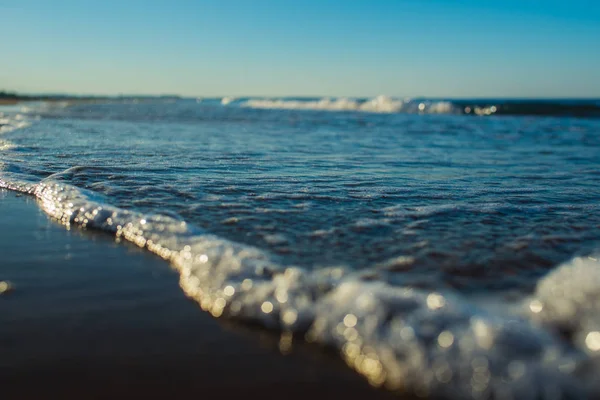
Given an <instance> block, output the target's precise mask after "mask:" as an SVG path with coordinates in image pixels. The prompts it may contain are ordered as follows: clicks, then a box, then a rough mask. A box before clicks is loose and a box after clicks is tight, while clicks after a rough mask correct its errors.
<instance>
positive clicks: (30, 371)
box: [0, 190, 395, 399]
mask: <svg viewBox="0 0 600 400" xmlns="http://www.w3.org/2000/svg"><path fill="white" fill-rule="evenodd" d="M0 224H1V225H0V226H1V227H2V231H1V232H0V281H10V282H11V283H12V284H13V285H14V290H13V291H12V292H10V293H5V294H3V295H0V393H1V396H0V397H1V398H2V399H47V398H61V399H75V398H77V399H82V398H84V399H92V398H93V399H100V398H102V399H105V398H110V399H121V398H129V399H131V398H187V397H189V398H192V397H193V398H196V397H198V398H202V397H203V396H209V397H208V398H244V397H251V398H257V399H261V398H262V399H274V398H279V399H301V398H302V399H304V398H310V397H316V398H327V397H332V398H345V399H363V398H369V399H378V398H395V396H392V395H391V394H389V393H387V392H382V391H377V390H375V389H373V388H371V387H370V386H369V385H368V384H367V383H366V382H365V381H364V380H363V379H362V378H360V377H359V376H358V375H356V374H355V373H354V372H352V371H351V370H350V369H349V368H348V367H346V366H345V365H343V363H342V362H341V361H339V359H338V358H337V357H336V356H328V355H326V354H324V353H323V352H322V351H321V350H320V349H318V350H317V349H314V348H312V347H310V346H308V345H300V346H299V347H295V348H294V350H293V351H292V353H291V354H288V355H283V354H281V352H280V351H279V350H278V346H277V343H278V336H277V335H275V334H274V333H268V332H264V331H258V330H253V329H248V328H246V327H242V326H239V325H230V324H227V323H224V322H222V321H218V320H215V319H213V318H212V317H210V316H209V315H208V314H206V313H204V312H202V311H201V310H200V308H199V307H198V306H197V305H196V304H195V303H193V302H192V301H191V300H189V299H187V298H186V297H185V296H184V295H183V293H182V291H181V289H180V288H179V286H178V277H177V274H176V273H175V272H174V271H173V270H171V269H170V268H169V266H168V265H167V264H165V263H164V261H162V260H160V259H158V258H157V257H154V256H153V255H151V254H148V253H146V252H143V251H142V250H140V249H139V248H137V247H135V246H133V245H130V244H123V243H122V244H118V243H115V241H114V239H113V238H112V237H110V236H108V235H104V234H102V233H95V232H88V231H84V230H81V229H78V228H73V229H71V230H66V229H65V228H64V227H63V226H61V225H59V224H57V223H56V222H54V221H52V220H51V219H50V218H48V217H47V216H46V214H44V213H43V212H42V211H41V210H40V209H39V207H38V206H37V204H36V200H35V199H33V198H30V197H28V196H19V195H16V194H15V193H12V192H8V191H5V190H0ZM205 398H206V397H205Z"/></svg>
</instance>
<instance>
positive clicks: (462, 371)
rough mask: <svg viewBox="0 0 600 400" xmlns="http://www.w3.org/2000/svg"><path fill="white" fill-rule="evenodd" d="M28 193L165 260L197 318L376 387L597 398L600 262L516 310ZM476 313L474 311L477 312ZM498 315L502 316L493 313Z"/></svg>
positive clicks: (70, 195) (76, 195) (584, 262)
mask: <svg viewBox="0 0 600 400" xmlns="http://www.w3.org/2000/svg"><path fill="white" fill-rule="evenodd" d="M0 187H3V188H8V189H12V190H17V191H20V192H24V193H28V194H31V195H33V196H35V197H36V198H37V199H39V202H40V205H41V207H42V209H43V210H44V211H45V212H46V213H48V214H49V215H50V216H51V217H53V218H55V219H56V220H58V221H60V223H62V224H64V225H66V226H70V225H76V226H81V227H85V228H88V229H97V230H101V231H104V232H107V233H109V234H111V235H113V236H115V237H116V238H121V239H125V240H128V241H130V242H132V243H135V244H136V245H138V246H140V247H142V248H145V249H147V250H148V251H150V252H152V253H154V254H156V255H158V256H160V257H162V258H163V259H165V260H166V261H168V262H169V263H170V264H171V265H172V266H173V267H174V268H175V269H176V270H177V271H179V274H180V286H181V287H182V289H183V290H184V292H185V293H186V295H187V296H189V297H190V298H192V299H194V300H195V301H197V302H198V304H199V305H200V306H201V307H202V309H203V310H205V311H207V312H210V313H211V314H212V315H213V316H215V317H227V318H234V319H237V320H240V321H246V322H251V323H254V324H259V325H262V326H263V327H265V328H269V329H273V330H277V331H279V332H281V333H282V343H283V342H285V344H286V345H291V343H292V342H293V340H307V341H309V342H314V343H318V344H320V345H323V346H326V347H329V348H333V349H335V350H337V351H338V352H339V353H340V354H341V356H342V358H343V359H344V360H345V361H346V363H347V364H348V365H349V366H351V367H352V368H354V369H355V370H356V371H358V372H359V373H360V374H362V375H363V376H365V377H366V378H367V379H368V381H369V382H370V383H371V384H372V385H374V386H385V387H386V388H388V389H390V390H394V391H401V392H407V393H413V394H417V395H419V396H426V395H430V396H434V397H442V398H473V399H478V398H519V399H534V398H535V399H537V398H547V397H548V398H582V397H585V396H586V395H590V394H592V393H594V394H600V391H599V390H598V389H599V388H598V386H597V385H598V384H597V383H596V379H595V374H596V373H597V372H598V357H597V354H599V353H598V352H600V313H599V312H598V311H599V309H600V263H598V261H597V258H593V257H590V258H576V259H574V260H572V261H571V262H570V263H567V264H565V265H562V266H559V267H558V268H556V270H554V272H552V273H550V274H549V275H548V276H547V277H546V278H544V279H543V280H542V281H541V282H540V283H539V285H538V287H537V290H536V292H535V293H534V294H533V295H532V296H531V297H530V298H528V299H526V300H524V301H523V302H522V303H519V304H518V305H517V306H516V308H515V310H516V311H509V310H508V308H506V307H505V308H504V309H502V308H498V309H493V308H484V307H483V306H482V305H481V304H479V303H478V304H473V303H471V302H469V301H467V300H466V299H465V298H463V297H460V296H458V295H456V294H454V293H451V292H432V291H426V290H420V289H415V288H411V287H398V286H391V285H389V284H387V283H384V282H381V281H378V280H376V279H375V280H374V279H373V276H376V271H375V270H374V271H373V274H365V273H364V271H362V272H361V273H355V272H352V271H350V270H348V269H345V268H343V267H335V268H327V269H321V270H315V271H308V270H305V269H303V268H301V267H297V266H291V265H285V264H283V263H281V262H279V261H278V260H277V259H275V258H274V257H272V256H271V255H270V254H269V253H267V252H265V251H262V250H260V249H258V248H255V247H251V246H247V245H242V244H239V243H235V242H232V241H229V240H227V239H224V238H221V237H218V236H216V235H213V234H211V233H209V232H206V231H204V230H202V229H200V228H198V227H196V226H192V225H190V224H187V223H186V222H185V221H183V220H181V219H177V218H174V217H172V216H169V215H162V214H142V213H139V212H135V211H130V210H124V209H120V208H117V207H114V206H111V205H110V204H109V203H108V202H106V201H105V199H104V198H101V197H99V196H98V195H97V194H95V193H93V192H90V191H86V190H83V189H79V188H77V187H75V186H72V185H69V184H65V183H62V182H60V181H57V180H54V178H53V177H49V178H47V179H45V180H43V181H41V182H39V183H35V184H34V183H26V182H20V181H7V180H3V179H2V178H0ZM482 304H483V303H482ZM501 310H503V311H501Z"/></svg>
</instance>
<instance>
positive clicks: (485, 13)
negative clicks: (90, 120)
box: [0, 0, 600, 98]
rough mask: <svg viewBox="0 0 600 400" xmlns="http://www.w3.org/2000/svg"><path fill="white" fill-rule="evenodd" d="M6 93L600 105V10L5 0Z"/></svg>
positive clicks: (527, 3) (429, 3) (535, 3)
mask: <svg viewBox="0 0 600 400" xmlns="http://www.w3.org/2000/svg"><path fill="white" fill-rule="evenodd" d="M0 37H1V38H2V40H1V41H0V55H1V61H0V90H2V89H5V90H12V91H18V92H24V93H72V94H99V95H104V94H108V95H110V94H177V95H183V96H204V97H212V96H325V95H326V96H360V97H363V96H367V97H368V96H375V95H379V94H385V95H390V96H400V97H402V96H412V97H414V96H427V97H446V98H448V97H450V98H459V97H488V98H489V97H555V98H556V97H561V98H567V97H596V98H598V97H600V1H598V0H588V1H586V0H569V1H564V0H560V1H554V0H546V1H542V0H504V1H503V0H498V1H492V0H489V1H488V0H486V1H481V0H479V1H467V0H447V1H442V0H412V1H404V0H380V1H376V0H370V1H363V0H302V1H299V0H296V1H292V0H189V1H187V0H169V1H154V0H145V1H141V0H104V1H98V0H94V1H88V0H76V1H60V0H54V1H49V0H19V1H14V0H0Z"/></svg>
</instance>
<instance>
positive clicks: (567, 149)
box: [0, 99, 600, 398]
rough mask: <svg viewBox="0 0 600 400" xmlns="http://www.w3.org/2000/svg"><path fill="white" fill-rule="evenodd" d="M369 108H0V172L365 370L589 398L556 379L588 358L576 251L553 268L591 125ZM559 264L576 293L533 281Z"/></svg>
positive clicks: (247, 315) (598, 149) (233, 312)
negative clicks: (551, 382) (547, 383)
mask: <svg viewBox="0 0 600 400" xmlns="http://www.w3.org/2000/svg"><path fill="white" fill-rule="evenodd" d="M377 102H378V103H377ZM377 102H375V103H373V104H376V105H377V107H379V108H373V107H374V106H373V105H372V104H371V105H368V107H366V106H361V105H360V104H363V103H360V104H359V105H358V106H357V105H352V104H351V105H347V104H349V103H347V102H346V103H339V102H337V103H336V102H335V101H334V102H324V101H320V102H319V101H312V103H311V102H307V101H304V102H302V101H300V102H298V101H297V100H293V101H291V102H287V103H286V102H284V103H283V104H282V103H281V101H279V102H271V103H269V102H265V100H260V102H257V101H254V102H253V100H250V101H246V100H244V101H237V102H236V101H234V102H230V103H228V104H226V105H224V104H221V102H219V101H203V102H198V101H195V100H178V101H171V100H170V101H147V102H130V103H112V104H79V105H73V106H70V107H60V106H55V107H48V106H45V105H37V106H36V107H32V108H31V109H29V110H5V111H4V114H5V115H4V120H5V122H4V125H3V134H2V136H1V137H0V149H2V150H1V153H0V154H1V158H0V161H1V163H2V170H1V172H0V179H1V180H2V183H3V186H7V187H11V188H15V189H19V190H23V191H27V192H30V193H33V194H35V195H36V196H37V197H38V198H39V199H40V200H41V205H42V207H43V208H44V209H45V210H46V211H47V212H48V213H49V214H51V215H53V216H54V217H56V218H59V219H61V220H62V221H63V222H64V223H68V224H80V225H84V226H87V227H89V228H98V229H102V230H106V231H109V232H112V233H114V234H115V235H116V236H117V237H121V238H125V239H128V240H131V241H133V242H135V243H137V244H138V245H140V246H142V247H146V248H148V250H150V251H152V252H155V253H157V254H159V255H160V256H162V257H163V258H165V259H167V260H169V261H170V262H171V263H172V264H173V265H174V266H175V267H176V268H177V269H179V270H180V271H181V274H182V279H181V285H182V287H183V289H184V290H185V291H186V293H187V294H188V295H189V296H190V297H193V298H195V299H196V300H198V302H199V303H200V304H201V305H202V307H203V308H204V309H206V310H208V311H210V312H212V313H213V315H215V316H221V315H225V316H229V317H232V318H240V319H243V320H252V321H254V322H259V323H260V324H263V325H265V326H267V327H270V328H277V329H282V330H284V331H285V330H289V331H292V332H295V333H296V334H304V333H305V332H308V339H309V340H314V341H317V342H319V343H323V344H326V345H330V346H334V347H336V348H338V349H340V350H341V351H342V354H343V355H344V357H346V358H347V361H348V363H349V364H350V365H352V366H354V367H355V368H356V369H357V370H358V371H359V372H361V373H362V374H363V375H365V376H367V377H368V378H369V380H370V381H371V382H372V383H373V384H376V385H378V384H383V383H385V384H386V385H388V386H389V387H390V388H392V389H402V388H403V389H405V390H408V391H412V392H415V393H417V394H438V395H442V396H447V397H453V396H454V395H458V394H461V395H468V396H471V397H475V398H477V397H487V396H491V395H494V396H497V397H498V398H501V397H502V396H503V393H504V394H507V393H508V394H510V395H511V396H517V397H518V398H529V397H535V395H537V394H539V393H541V392H543V390H545V389H544V383H543V382H544V380H545V379H547V378H548V377H553V378H556V380H555V381H556V382H557V383H556V387H553V388H552V390H550V389H548V390H550V391H551V392H553V393H563V394H565V393H586V392H589V391H593V388H591V387H592V386H593V383H592V382H590V381H589V380H588V379H587V378H586V377H585V374H583V375H581V374H579V375H577V374H574V371H576V370H577V371H579V370H581V369H583V370H584V371H586V372H585V373H589V371H590V369H589V368H590V367H589V361H590V359H591V360H595V357H594V354H595V351H596V350H594V348H595V347H594V343H595V342H594V338H595V336H594V335H593V334H592V333H593V332H596V331H595V329H596V327H598V328H600V323H598V324H596V319H597V317H595V316H594V310H597V308H596V307H599V306H600V302H597V299H600V285H598V286H595V285H594V284H590V283H589V282H597V281H598V280H597V278H596V276H597V275H598V272H597V268H596V267H597V265H596V264H597V262H596V261H595V260H596V259H595V258H593V257H592V258H582V259H575V261H573V262H571V261H569V260H571V259H572V258H573V257H574V256H585V257H587V256H588V255H592V256H593V254H594V252H595V251H596V249H597V248H598V247H597V245H598V243H599V241H600V215H599V213H598V210H599V208H600V203H599V202H598V198H599V197H600V172H599V171H600V119H594V118H576V117H574V116H565V115H556V116H534V115H529V116H520V115H519V116H510V115H490V116H486V117H478V116H472V115H466V114H465V111H464V110H466V108H464V107H465V106H464V104H463V105H460V108H459V106H458V105H456V104H447V103H435V102H427V103H418V102H417V103H414V104H413V103H407V104H408V105H404V103H398V104H403V105H402V106H400V107H395V106H394V104H395V103H385V104H384V105H385V107H384V106H380V103H381V102H382V100H381V99H379V100H377ZM225 103H227V102H225ZM297 103H298V104H300V105H298V104H297ZM332 104H333V105H332ZM340 104H342V105H340ZM390 104H391V105H390ZM411 104H412V105H415V106H416V110H415V109H414V108H415V107H412V106H411ZM421 104H424V106H423V107H420V105H421ZM440 104H442V105H440ZM394 107H395V108H394ZM466 107H471V106H466ZM472 107H473V109H474V108H475V106H472ZM492 107H494V108H493V110H503V109H506V106H503V105H502V104H498V105H497V106H496V105H494V106H492ZM421 108H422V109H421ZM457 110H459V111H460V112H457ZM481 110H484V111H481V112H480V113H481V114H493V113H492V112H491V111H489V110H492V109H491V108H489V107H488V108H487V109H483V108H482V109H481ZM485 110H488V112H485ZM26 123H27V124H29V125H28V126H25V124H26ZM13 128H17V129H13ZM578 260H579V261H578ZM561 263H565V264H568V265H567V266H566V267H559V268H558V269H556V267H557V266H558V265H559V264H561ZM564 268H567V270H569V271H570V270H571V269H572V270H573V271H575V272H573V273H572V274H567V275H566V276H567V277H568V278H569V279H571V280H572V281H573V282H572V284H573V286H572V287H579V286H581V285H582V284H583V282H584V281H588V282H587V285H588V286H586V289H585V290H584V292H585V296H587V297H586V300H585V301H584V300H581V294H580V293H579V294H577V293H574V292H575V290H571V292H567V293H565V290H563V289H560V290H561V291H560V293H561V296H558V298H556V297H557V296H553V295H552V293H554V292H555V291H556V290H559V289H556V287H557V286H560V285H562V284H566V285H568V281H569V279H563V280H562V281H566V282H567V283H564V282H562V281H561V282H554V281H553V279H554V278H553V277H554V275H553V274H558V275H557V276H561V275H560V273H561V272H562V270H563V269H564ZM568 268H571V269H568ZM580 271H582V272H580ZM549 273H550V275H549V277H548V278H545V280H544V281H542V282H546V284H545V285H544V284H542V285H539V282H540V279H542V277H544V276H545V275H547V274H549ZM548 282H549V283H548ZM538 285H539V287H538V288H537V289H536V286H538ZM584 286H585V285H584ZM578 296H579V297H578ZM585 296H584V297H585ZM361 299H362V300H361ZM532 299H533V300H532ZM590 299H593V301H592V300H590ZM507 302H508V303H507ZM509 303H510V305H509ZM554 303H556V304H554ZM567 303H569V304H570V305H569V306H565V304H567ZM590 304H591V306H590ZM590 307H591V309H590ZM599 308H600V307H599ZM548 310H550V311H548ZM590 310H591V311H590ZM348 316H351V317H348ZM347 317H348V318H349V319H347ZM565 318H567V319H568V320H569V321H572V323H565ZM340 324H341V325H340ZM565 325H567V327H565ZM407 329H408V330H407ZM565 332H566V333H565ZM590 334H592V336H591V339H588V336H589V335H590ZM565 335H566V336H567V338H565ZM598 336H599V338H600V333H598ZM459 338H460V340H459ZM465 341H466V342H465ZM598 341H599V342H600V339H598ZM463 342H465V343H463ZM522 342H524V343H527V344H525V345H523V346H524V348H525V349H527V351H525V353H526V354H525V355H523V354H521V353H522V352H521V353H519V352H518V351H516V350H514V349H515V348H516V346H517V345H518V344H519V343H522ZM590 343H591V344H592V345H591V346H590ZM597 350H600V345H598V349H597ZM515 351H516V352H515ZM549 353H552V356H549V355H548V354H549ZM360 357H362V358H360ZM590 357H591V358H590ZM357 358H359V360H360V361H359V362H357V361H356V359H357ZM482 359H485V360H486V361H485V363H484V362H483V361H481V360H482ZM365 360H371V361H365ZM474 360H479V361H478V362H479V363H480V364H481V365H479V364H478V365H477V366H473V362H475V361H474ZM365 362H366V364H365V365H363V364H364V363H365ZM515 362H518V364H514V363H515ZM357 363H358V365H356V364H357ZM482 363H483V364H482ZM578 363H583V364H585V365H588V366H587V367H585V368H584V367H580V364H578ZM484 364H485V365H484ZM583 364H582V365H583ZM592 364H594V363H592ZM565 365H567V367H565ZM484 367H485V368H484ZM477 368H479V370H478V369H477ZM484 369H485V371H487V372H485V374H484V375H485V377H486V378H485V379H483V378H481V377H479V378H476V377H475V378H474V376H475V375H476V374H477V373H483V372H481V371H483V370H484ZM592 370H593V369H592ZM477 371H479V372H477ZM511 371H512V372H511ZM515 371H516V372H515ZM506 374H508V375H506ZM511 374H512V375H511ZM507 376H508V378H507ZM515 377H516V378H515ZM509 378H510V379H509ZM473 379H475V381H474V380H473ZM478 379H479V380H478ZM507 379H508V380H507ZM400 382H401V383H402V384H400ZM473 382H475V383H473ZM482 382H483V383H482ZM540 391H541V392H540ZM508 394H507V396H508ZM507 398H508V397H507Z"/></svg>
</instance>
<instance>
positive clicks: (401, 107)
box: [242, 96, 455, 113]
mask: <svg viewBox="0 0 600 400" xmlns="http://www.w3.org/2000/svg"><path fill="white" fill-rule="evenodd" d="M242 107H249V108H260V109H284V110H324V111H363V112H371V113H397V112H401V111H404V112H423V113H451V112H453V111H455V110H454V106H453V105H452V104H451V103H449V102H445V101H443V102H416V103H415V102H412V101H410V100H409V101H405V100H397V99H394V98H392V97H388V96H377V97H375V98H373V99H369V100H356V99H350V98H345V97H343V98H328V97H325V98H322V99H319V100H286V99H250V100H248V101H246V102H245V103H243V104H242Z"/></svg>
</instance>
